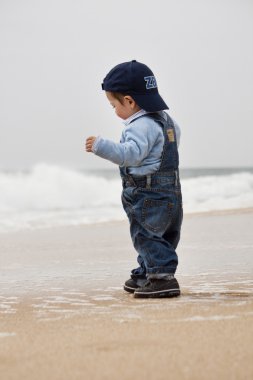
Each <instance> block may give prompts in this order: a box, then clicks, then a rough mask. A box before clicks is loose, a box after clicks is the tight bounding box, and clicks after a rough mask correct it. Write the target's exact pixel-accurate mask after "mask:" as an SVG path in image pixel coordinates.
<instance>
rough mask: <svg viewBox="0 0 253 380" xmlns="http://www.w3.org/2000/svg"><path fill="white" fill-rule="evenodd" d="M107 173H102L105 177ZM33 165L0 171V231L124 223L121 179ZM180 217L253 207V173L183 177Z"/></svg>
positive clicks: (58, 167)
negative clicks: (26, 167)
mask: <svg viewBox="0 0 253 380" xmlns="http://www.w3.org/2000/svg"><path fill="white" fill-rule="evenodd" d="M105 173H106V172H105ZM105 173H102V174H98V172H94V173H93V174H92V173H91V172H82V171H77V170H73V169H69V168H64V167H60V166H54V165H48V164H38V165H35V166H34V167H33V168H32V169H31V170H30V171H28V172H9V173H7V172H0V215H1V217H0V232H4V231H11V230H18V229H23V228H37V227H51V226H61V225H78V224H83V223H92V222H102V221H110V220H123V219H125V218H126V216H125V214H124V212H123V210H122V206H121V200H120V194H121V180H120V178H119V177H118V176H116V175H115V176H106V174H105ZM181 183H182V192H183V204H184V212H185V213H189V212H191V213H192V212H193V213H194V212H201V211H212V210H223V209H227V210H228V209H236V208H245V207H253V173H251V172H250V171H249V172H247V171H245V172H239V173H234V174H227V175H208V176H198V177H191V178H185V179H184V178H183V179H182V180H181Z"/></svg>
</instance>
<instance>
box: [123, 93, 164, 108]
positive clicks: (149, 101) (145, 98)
mask: <svg viewBox="0 0 253 380" xmlns="http://www.w3.org/2000/svg"><path fill="white" fill-rule="evenodd" d="M129 95H131V96H132V98H133V99H134V100H135V101H136V103H137V104H138V106H139V107H141V108H142V109H144V110H145V111H147V112H158V111H162V110H168V109H169V107H168V106H167V104H166V103H165V101H164V100H163V98H162V97H161V96H160V95H159V94H158V93H150V94H144V95H143V94H129Z"/></svg>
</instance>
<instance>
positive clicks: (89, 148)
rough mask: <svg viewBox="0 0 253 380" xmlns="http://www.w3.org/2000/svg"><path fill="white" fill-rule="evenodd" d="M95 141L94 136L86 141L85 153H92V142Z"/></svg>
mask: <svg viewBox="0 0 253 380" xmlns="http://www.w3.org/2000/svg"><path fill="white" fill-rule="evenodd" d="M95 140H96V136H90V137H88V138H87V139H86V144H85V147H86V152H92V146H93V144H94V141H95Z"/></svg>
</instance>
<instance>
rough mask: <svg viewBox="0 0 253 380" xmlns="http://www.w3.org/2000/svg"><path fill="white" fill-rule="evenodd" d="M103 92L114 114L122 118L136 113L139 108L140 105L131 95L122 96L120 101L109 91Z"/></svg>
mask: <svg viewBox="0 0 253 380" xmlns="http://www.w3.org/2000/svg"><path fill="white" fill-rule="evenodd" d="M105 93H106V96H107V99H108V100H109V102H110V104H111V105H112V107H113V108H114V110H115V113H116V115H117V116H119V117H120V118H121V119H123V120H125V119H127V118H128V117H130V116H132V115H133V114H134V113H136V112H137V111H138V110H140V107H139V106H138V105H137V104H136V103H135V101H134V100H133V98H132V97H131V96H128V95H126V96H124V97H123V98H122V101H121V102H120V101H119V100H118V99H116V98H115V97H114V96H113V95H112V94H111V93H110V92H108V91H106V92H105Z"/></svg>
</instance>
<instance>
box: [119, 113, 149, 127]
mask: <svg viewBox="0 0 253 380" xmlns="http://www.w3.org/2000/svg"><path fill="white" fill-rule="evenodd" d="M147 113H148V112H147V111H145V110H143V109H141V110H140V111H137V112H135V113H134V114H133V115H131V116H129V117H128V118H127V119H125V120H123V124H124V125H125V126H127V125H129V124H130V123H131V121H133V120H135V119H136V118H137V117H140V116H142V115H146V114H147Z"/></svg>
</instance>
